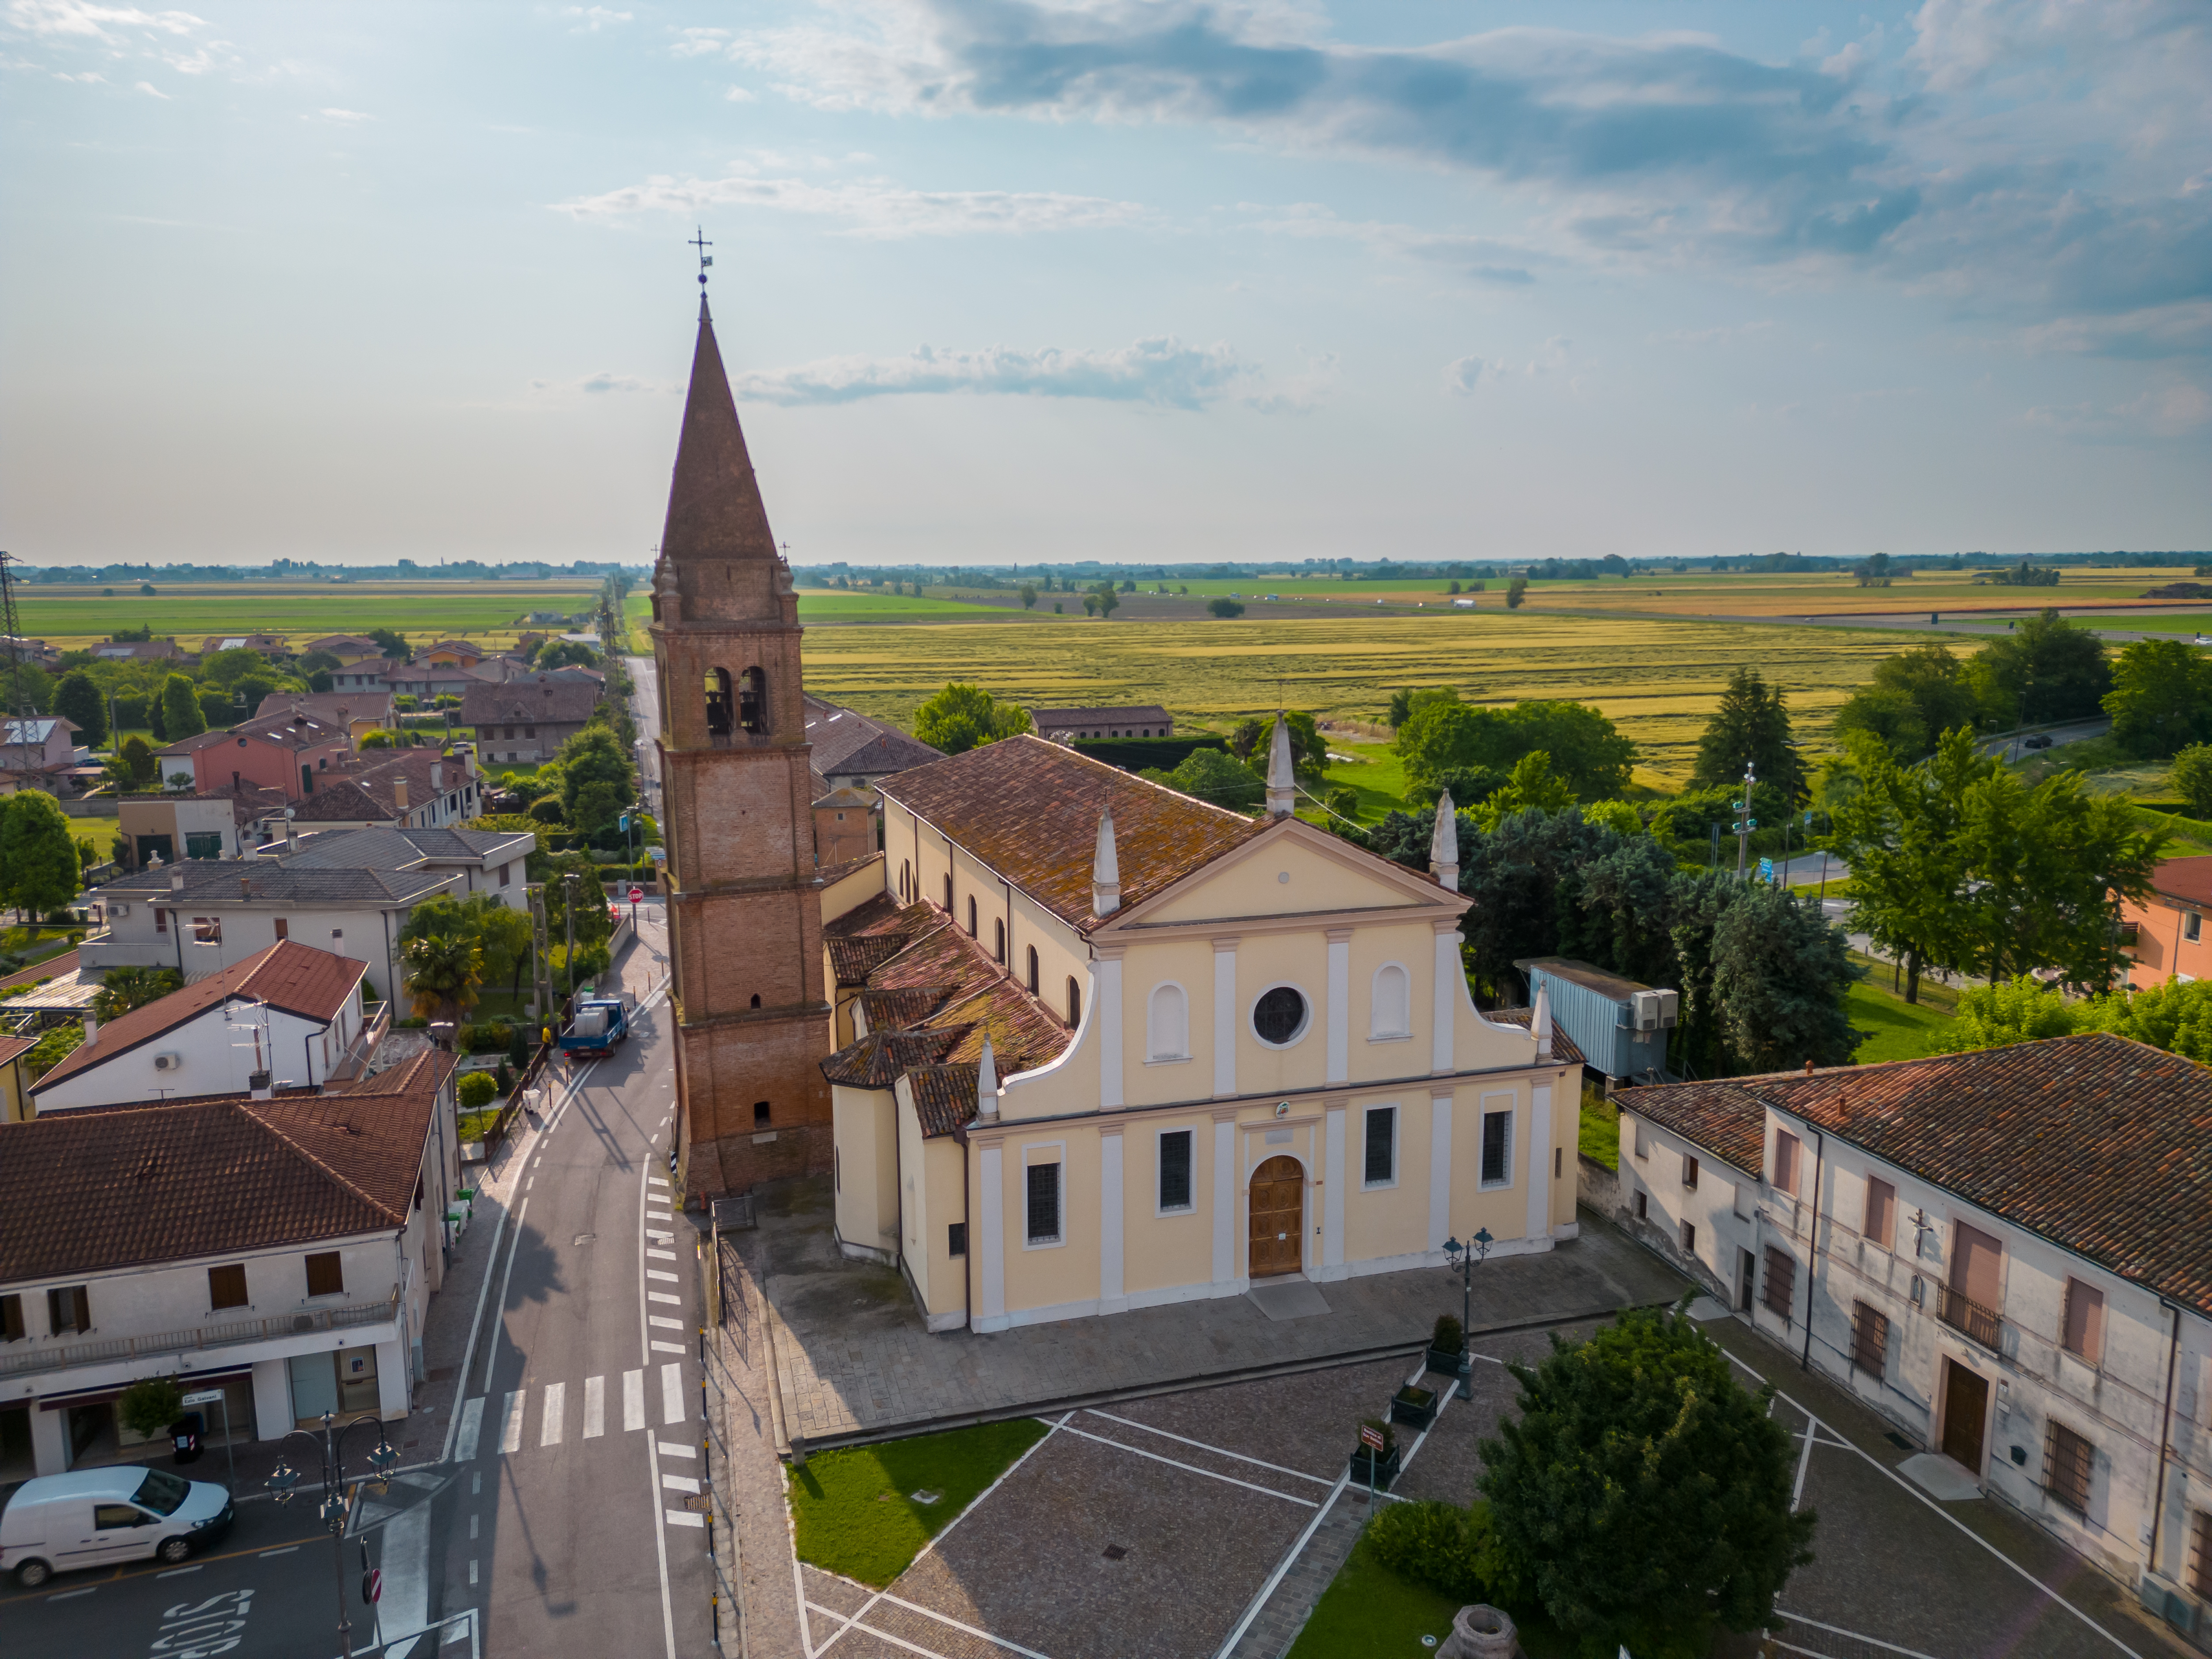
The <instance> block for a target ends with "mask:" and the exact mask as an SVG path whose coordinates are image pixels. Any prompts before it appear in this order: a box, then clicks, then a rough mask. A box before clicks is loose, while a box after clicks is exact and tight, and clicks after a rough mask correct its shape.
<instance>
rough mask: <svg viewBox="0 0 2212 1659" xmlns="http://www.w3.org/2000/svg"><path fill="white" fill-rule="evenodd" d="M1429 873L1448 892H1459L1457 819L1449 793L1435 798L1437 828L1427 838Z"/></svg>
mask: <svg viewBox="0 0 2212 1659" xmlns="http://www.w3.org/2000/svg"><path fill="white" fill-rule="evenodd" d="M1429 873H1430V874H1431V875H1432V876H1434V877H1435V878H1437V886H1439V887H1442V888H1443V889H1444V890H1446V891H1448V892H1453V893H1456V892H1457V891H1459V817H1458V814H1457V812H1456V811H1455V809H1454V808H1453V806H1452V798H1451V791H1450V790H1449V789H1447V790H1445V791H1444V792H1443V793H1442V794H1441V795H1438V796H1437V827H1436V830H1435V833H1433V834H1432V835H1431V836H1430V837H1429Z"/></svg>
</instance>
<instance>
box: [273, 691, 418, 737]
mask: <svg viewBox="0 0 2212 1659" xmlns="http://www.w3.org/2000/svg"><path fill="white" fill-rule="evenodd" d="M294 713H301V714H313V716H314V717H315V718H316V719H317V720H321V721H322V722H323V723H324V724H325V725H327V726H336V727H337V728H339V729H340V730H342V731H343V732H345V733H346V734H347V735H348V736H349V737H350V738H352V739H353V741H354V743H355V744H356V745H358V744H360V742H361V740H362V738H365V737H367V736H368V734H369V733H370V732H383V731H389V730H390V729H391V727H392V692H391V690H390V688H388V687H387V686H386V685H385V684H383V683H382V682H381V681H380V682H378V683H377V684H374V685H371V686H366V687H362V688H359V689H357V690H344V691H271V692H270V694H269V695H268V696H265V697H264V698H262V700H261V707H260V708H257V709H255V710H254V711H253V717H254V719H256V720H267V719H268V718H269V717H270V715H272V714H294Z"/></svg>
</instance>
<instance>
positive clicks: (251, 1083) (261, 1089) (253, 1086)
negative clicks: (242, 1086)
mask: <svg viewBox="0 0 2212 1659" xmlns="http://www.w3.org/2000/svg"><path fill="white" fill-rule="evenodd" d="M246 1090H247V1091H248V1092H249V1093H251V1094H252V1097H254V1098H255V1099H256V1100H266V1099H268V1098H269V1097H270V1092H271V1091H270V1087H269V1073H266V1072H248V1073H246Z"/></svg>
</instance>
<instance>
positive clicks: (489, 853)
mask: <svg viewBox="0 0 2212 1659" xmlns="http://www.w3.org/2000/svg"><path fill="white" fill-rule="evenodd" d="M537 846H538V837H537V836H532V835H515V834H513V833H511V832H509V831H507V830H503V829H432V828H427V827H423V826H420V825H416V826H405V827H396V828H392V829H385V828H381V827H376V826H372V827H370V828H368V829H351V830H344V829H325V830H324V831H322V832H321V833H320V834H318V835H312V836H311V835H307V834H305V833H302V834H301V835H300V836H298V837H297V838H296V839H295V840H294V841H292V842H287V843H285V844H283V845H281V846H280V845H275V844H272V845H270V846H268V847H264V848H263V849H262V851H261V860H260V861H261V862H262V863H264V864H266V863H269V862H270V861H271V860H274V861H276V862H279V863H282V864H283V865H284V866H287V867H289V868H290V869H292V870H294V871H295V872H301V873H303V874H304V873H305V872H310V871H316V870H331V871H337V870H349V869H355V868H364V869H374V870H380V871H384V872H391V873H398V872H406V871H416V870H420V871H427V872H432V873H435V874H439V875H445V876H450V877H451V878H453V879H454V880H455V881H457V882H458V883H459V895H460V896H463V897H465V896H468V895H469V894H471V893H496V894H498V895H499V896H500V897H501V899H502V900H504V901H505V902H506V904H507V908H509V909H511V910H521V911H527V910H528V909H529V908H530V898H529V894H528V891H527V887H528V877H527V873H526V870H525V868H524V860H526V859H527V858H528V857H529V855H530V854H532V852H534V851H535V850H536V849H537Z"/></svg>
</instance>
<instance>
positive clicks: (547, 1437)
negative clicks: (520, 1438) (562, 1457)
mask: <svg viewBox="0 0 2212 1659" xmlns="http://www.w3.org/2000/svg"><path fill="white" fill-rule="evenodd" d="M567 1412H568V1384H567V1383H547V1384H546V1385H545V1420H544V1422H543V1423H541V1424H540V1425H538V1444H539V1445H541V1446H557V1445H559V1444H560V1443H561V1419H562V1417H563V1416H565V1415H566V1414H567Z"/></svg>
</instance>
